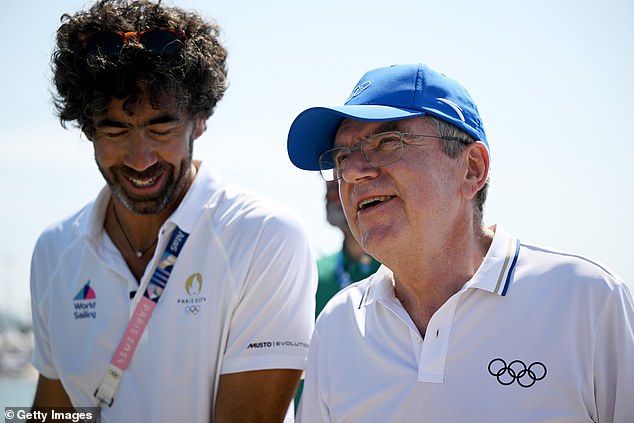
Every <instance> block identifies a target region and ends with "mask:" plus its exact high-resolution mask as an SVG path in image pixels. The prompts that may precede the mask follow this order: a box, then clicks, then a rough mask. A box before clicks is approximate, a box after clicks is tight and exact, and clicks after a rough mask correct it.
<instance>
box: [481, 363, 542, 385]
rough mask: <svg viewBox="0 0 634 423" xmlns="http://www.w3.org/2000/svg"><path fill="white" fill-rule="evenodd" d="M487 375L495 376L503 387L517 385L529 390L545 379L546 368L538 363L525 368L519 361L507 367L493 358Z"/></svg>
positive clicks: (524, 364)
mask: <svg viewBox="0 0 634 423" xmlns="http://www.w3.org/2000/svg"><path fill="white" fill-rule="evenodd" d="M489 374H490V375H491V376H495V378H496V379H497V380H498V382H499V383H500V384H502V385H504V386H508V385H512V384H513V382H515V381H517V384H518V385H520V386H521V387H523V388H530V387H531V386H533V385H534V384H535V382H537V381H540V380H542V379H543V378H545V377H546V366H545V365H544V364H543V363H540V362H539V361H536V362H535V363H533V364H531V365H530V366H528V367H527V366H526V363H524V362H523V361H521V360H514V361H511V362H510V363H509V364H508V366H507V365H506V361H504V360H502V359H501V358H494V359H493V360H491V362H490V363H489Z"/></svg>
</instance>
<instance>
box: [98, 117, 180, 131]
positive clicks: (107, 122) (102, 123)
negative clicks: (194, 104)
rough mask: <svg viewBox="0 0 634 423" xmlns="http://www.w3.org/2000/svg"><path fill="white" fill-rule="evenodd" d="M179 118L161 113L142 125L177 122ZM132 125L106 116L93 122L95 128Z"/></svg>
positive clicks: (127, 126)
mask: <svg viewBox="0 0 634 423" xmlns="http://www.w3.org/2000/svg"><path fill="white" fill-rule="evenodd" d="M179 120H180V117H179V116H176V115H172V114H165V115H161V116H158V117H155V118H152V119H150V120H147V121H145V122H144V123H143V126H144V127H145V126H151V125H159V124H162V123H172V122H178V121H179ZM131 126H132V125H129V124H126V123H123V122H120V121H118V120H113V119H108V118H104V119H100V120H98V121H97V122H96V123H95V128H105V127H108V128H129V127H131Z"/></svg>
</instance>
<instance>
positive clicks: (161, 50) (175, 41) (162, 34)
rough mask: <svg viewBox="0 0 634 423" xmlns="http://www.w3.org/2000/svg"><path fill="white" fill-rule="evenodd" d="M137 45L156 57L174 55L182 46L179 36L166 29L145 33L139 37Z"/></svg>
mask: <svg viewBox="0 0 634 423" xmlns="http://www.w3.org/2000/svg"><path fill="white" fill-rule="evenodd" d="M139 43H140V44H142V45H143V47H145V49H146V50H148V51H149V52H151V53H153V54H157V55H175V54H176V53H178V51H179V50H180V49H181V47H182V46H183V43H182V42H181V40H180V37H179V35H178V34H177V33H175V32H172V31H168V30H166V29H153V30H150V31H145V32H144V33H142V34H141V36H140V37H139Z"/></svg>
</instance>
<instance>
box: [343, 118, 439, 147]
mask: <svg viewBox="0 0 634 423" xmlns="http://www.w3.org/2000/svg"><path fill="white" fill-rule="evenodd" d="M389 131H399V132H408V133H421V132H424V133H428V134H435V130H434V128H433V125H432V124H431V123H430V122H429V120H428V118H427V117H425V116H417V117H413V118H408V119H401V120H391V121H386V122H366V121H361V120H354V119H344V121H343V122H341V125H339V129H338V130H337V134H336V135H335V143H334V145H335V146H340V145H351V144H355V143H357V142H359V141H361V140H362V139H365V138H367V137H369V136H372V135H376V134H380V133H381V132H389ZM431 131H433V132H431Z"/></svg>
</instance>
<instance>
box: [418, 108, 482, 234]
mask: <svg viewBox="0 0 634 423" xmlns="http://www.w3.org/2000/svg"><path fill="white" fill-rule="evenodd" d="M426 117H427V118H428V119H429V122H430V123H431V124H432V125H433V126H434V128H435V129H436V130H437V131H438V135H440V136H441V137H447V138H461V139H465V140H467V141H469V143H472V142H475V141H476V140H474V139H473V137H472V136H471V135H469V134H468V133H466V132H465V131H463V130H462V129H460V128H458V127H457V126H454V125H452V124H450V123H448V122H445V121H444V120H442V119H439V118H437V117H434V116H430V115H426ZM440 146H441V149H442V151H443V153H445V154H446V155H447V156H449V157H451V158H452V159H455V158H456V157H458V155H459V154H460V153H461V152H462V151H463V150H464V149H465V148H466V147H467V144H465V143H462V142H460V141H456V140H454V139H442V140H441V143H440ZM488 190H489V178H488V176H487V180H486V182H485V183H484V186H483V187H482V188H481V189H480V191H478V193H477V194H476V197H475V205H476V210H475V211H476V213H477V215H476V218H477V219H478V221H479V222H482V218H483V216H484V203H485V202H486V198H487V191H488Z"/></svg>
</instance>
